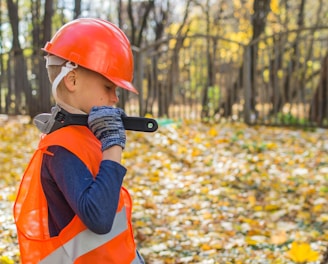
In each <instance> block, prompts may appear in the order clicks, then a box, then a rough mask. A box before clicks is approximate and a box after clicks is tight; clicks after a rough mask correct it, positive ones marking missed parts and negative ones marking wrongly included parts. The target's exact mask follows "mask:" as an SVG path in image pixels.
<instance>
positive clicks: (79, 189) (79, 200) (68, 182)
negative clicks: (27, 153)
mask: <svg viewBox="0 0 328 264" xmlns="http://www.w3.org/2000/svg"><path fill="white" fill-rule="evenodd" d="M118 148H120V147H118ZM113 150H115V148H114V149H113ZM49 151H51V152H52V153H54V155H53V156H48V155H45V158H44V160H43V167H44V169H43V172H42V186H43V188H44V192H45V195H46V196H47V200H48V206H49V211H50V214H49V217H52V218H53V219H50V221H52V222H54V224H55V225H56V228H57V229H59V230H58V231H60V230H61V229H62V228H63V227H64V226H65V225H66V224H68V222H69V220H71V219H67V220H65V219H64V217H66V216H67V217H70V218H71V215H72V214H77V215H78V216H79V217H80V218H81V220H82V221H83V223H84V224H85V225H86V226H87V227H88V228H89V229H90V230H91V231H93V232H95V233H100V234H101V233H107V232H109V231H110V229H111V227H112V224H113V220H114V217H115V214H116V210H117V205H118V200H119V196H120V189H121V185H122V182H123V178H124V176H125V173H126V169H125V168H124V167H123V166H122V165H120V164H119V163H117V162H116V161H112V160H103V161H102V162H101V164H100V168H99V172H98V174H97V176H96V178H95V179H94V178H93V176H92V174H91V173H90V171H89V170H88V169H87V167H86V166H85V164H84V163H83V162H82V161H81V160H80V159H78V157H76V156H75V155H74V154H73V153H71V152H69V151H68V150H66V149H65V148H62V147H59V146H52V147H49ZM108 152H111V151H109V150H108ZM108 154H110V156H111V158H112V157H113V156H115V155H116V154H113V153H108ZM104 155H106V154H104ZM65 200H66V201H67V203H68V204H66V203H65V204H64V205H63V202H61V201H65ZM63 221H65V222H63ZM58 226H59V227H58Z"/></svg>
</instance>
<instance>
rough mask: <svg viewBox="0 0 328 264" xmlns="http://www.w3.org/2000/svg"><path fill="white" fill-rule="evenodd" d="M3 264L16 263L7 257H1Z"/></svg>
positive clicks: (0, 260)
mask: <svg viewBox="0 0 328 264" xmlns="http://www.w3.org/2000/svg"><path fill="white" fill-rule="evenodd" d="M0 263H1V264H14V261H13V260H12V259H10V258H9V257H7V256H0Z"/></svg>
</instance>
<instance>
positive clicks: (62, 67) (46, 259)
mask: <svg viewBox="0 0 328 264" xmlns="http://www.w3.org/2000/svg"><path fill="white" fill-rule="evenodd" d="M44 51H46V52H47V53H48V55H47V57H46V59H47V69H48V75H49V79H50V82H51V83H52V93H53V96H54V98H55V101H56V106H55V107H54V108H53V110H52V115H42V114H41V115H39V116H38V117H36V119H35V120H34V122H35V124H36V125H37V126H38V128H39V129H40V130H41V131H42V132H43V133H44V135H43V136H42V138H41V141H40V143H39V146H38V148H37V150H36V152H35V153H34V155H33V157H32V159H31V161H30V163H29V165H28V167H27V169H26V171H25V173H24V176H23V179H22V182H21V185H20V189H19V192H18V195H17V199H16V202H15V206H14V217H15V222H16V226H17V232H18V241H19V246H20V252H21V259H22V263H33V264H34V263H49V264H50V263H51V264H53V263H61V264H65V263H88V264H89V263H144V261H143V259H142V258H141V257H140V255H139V253H138V251H137V249H136V246H135V242H134V237H133V231H132V225H131V205H132V202H131V198H130V195H129V193H128V192H127V190H126V189H124V187H122V181H123V178H124V176H125V174H126V169H125V168H124V167H123V166H122V165H121V164H120V162H121V157H122V151H123V149H124V147H125V142H126V136H125V130H124V126H123V123H122V118H121V117H122V116H124V115H125V114H124V112H123V110H121V109H119V108H114V107H113V106H114V105H115V104H117V102H118V97H117V95H116V88H117V87H118V86H119V87H122V88H123V89H126V90H129V91H131V92H134V93H137V90H136V89H135V88H134V87H133V85H132V83H131V82H132V77H133V55H132V52H131V48H130V44H129V41H128V39H127V38H126V36H125V35H124V33H123V32H122V31H121V30H120V29H119V28H118V27H116V26H115V25H113V24H112V23H110V22H108V21H104V20H101V19H93V18H82V19H77V20H73V21H72V22H70V23H68V24H66V25H64V26H63V27H62V28H60V29H59V30H58V32H57V33H56V34H55V35H54V37H53V38H52V39H51V41H50V42H48V43H47V44H46V45H45V47H44ZM81 120H82V121H83V120H84V121H85V120H87V123H88V127H87V126H84V125H83V122H81V123H79V122H80V121H81Z"/></svg>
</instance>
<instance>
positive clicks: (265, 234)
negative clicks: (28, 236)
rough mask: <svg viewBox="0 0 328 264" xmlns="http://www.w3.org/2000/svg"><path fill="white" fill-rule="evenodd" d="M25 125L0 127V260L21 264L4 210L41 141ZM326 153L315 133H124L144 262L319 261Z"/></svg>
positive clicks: (226, 129) (190, 128)
mask: <svg viewBox="0 0 328 264" xmlns="http://www.w3.org/2000/svg"><path fill="white" fill-rule="evenodd" d="M3 119H5V118H3ZM24 121H26V120H24V119H23V120H22V119H15V120H2V121H1V120H0V124H1V126H0V166H1V170H0V188H1V192H0V210H1V214H0V224H1V225H0V256H1V257H0V263H19V261H18V248H17V241H16V235H15V226H14V224H13V219H12V205H13V201H14V199H15V191H16V188H17V186H18V182H19V180H20V177H21V175H22V173H23V170H24V168H25V166H26V165H27V163H28V161H29V159H30V157H31V154H32V152H33V150H34V148H35V147H36V145H37V142H38V138H39V135H38V132H37V131H36V129H35V128H34V127H33V126H31V125H29V124H26V122H25V123H24ZM327 151H328V134H327V131H326V130H321V129H317V130H315V131H304V130H295V129H287V128H273V127H248V126H246V125H244V124H240V123H234V124H219V125H204V124H200V123H195V122H183V123H175V124H162V126H160V129H159V130H158V132H156V133H152V134H147V133H137V132H128V143H127V147H126V149H125V151H124V160H123V162H124V165H125V166H126V167H127V168H128V174H127V175H126V178H125V185H126V187H128V189H129V190H130V192H131V194H132V197H133V202H134V212H133V219H134V220H133V222H134V227H135V234H136V240H137V242H138V247H139V249H140V251H141V253H142V254H143V256H144V258H145V259H146V262H147V263H158V264H161V263H163V264H164V263H260V264H265V263H276V264H280V263H319V262H320V260H321V259H322V256H323V253H324V251H325V248H326V246H327V245H328V207H327V203H328V182H327V180H328V155H327Z"/></svg>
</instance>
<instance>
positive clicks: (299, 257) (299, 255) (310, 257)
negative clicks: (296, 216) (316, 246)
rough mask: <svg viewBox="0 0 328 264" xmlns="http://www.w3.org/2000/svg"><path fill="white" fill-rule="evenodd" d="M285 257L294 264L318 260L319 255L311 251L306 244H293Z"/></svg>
mask: <svg viewBox="0 0 328 264" xmlns="http://www.w3.org/2000/svg"><path fill="white" fill-rule="evenodd" d="M287 256H288V257H289V258H290V259H291V260H293V261H295V262H298V263H302V262H306V261H316V260H318V258H319V253H318V252H316V251H314V250H312V249H311V246H310V245H309V244H307V243H298V242H293V243H292V246H291V249H290V250H289V251H288V252H287Z"/></svg>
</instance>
